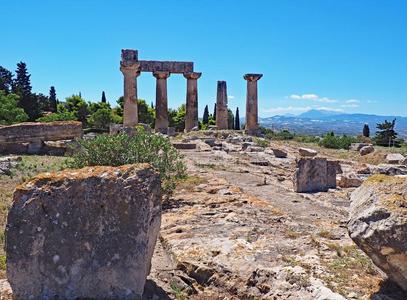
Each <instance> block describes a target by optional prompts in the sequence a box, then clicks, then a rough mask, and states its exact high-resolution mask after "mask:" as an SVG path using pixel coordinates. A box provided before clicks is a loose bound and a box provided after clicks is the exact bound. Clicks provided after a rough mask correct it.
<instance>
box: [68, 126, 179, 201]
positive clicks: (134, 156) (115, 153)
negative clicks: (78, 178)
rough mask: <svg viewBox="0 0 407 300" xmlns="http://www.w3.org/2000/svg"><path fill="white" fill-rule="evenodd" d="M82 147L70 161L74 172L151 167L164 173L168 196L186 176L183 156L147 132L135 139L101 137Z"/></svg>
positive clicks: (165, 189) (163, 185) (162, 138)
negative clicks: (145, 165) (94, 167)
mask: <svg viewBox="0 0 407 300" xmlns="http://www.w3.org/2000/svg"><path fill="white" fill-rule="evenodd" d="M78 143H79V145H80V150H79V151H74V154H73V156H72V158H71V159H70V160H69V161H68V165H69V166H70V167H73V168H82V167H85V166H120V165H126V164H133V163H149V164H151V165H152V166H153V167H154V168H155V169H156V170H157V171H159V172H160V177H161V180H162V188H163V190H164V193H165V194H167V195H169V194H171V193H172V191H173V190H174V188H175V185H176V183H177V181H178V180H180V179H182V178H185V176H186V167H185V164H184V162H183V160H182V156H181V155H180V154H179V152H178V151H177V150H176V149H175V148H174V147H173V146H172V145H171V143H170V141H169V140H168V139H167V138H165V137H162V136H159V135H155V134H149V133H146V132H145V131H144V130H139V131H138V132H137V134H135V135H134V136H132V137H129V136H128V135H126V134H119V135H113V136H111V135H99V136H97V137H96V138H94V139H92V140H79V141H78Z"/></svg>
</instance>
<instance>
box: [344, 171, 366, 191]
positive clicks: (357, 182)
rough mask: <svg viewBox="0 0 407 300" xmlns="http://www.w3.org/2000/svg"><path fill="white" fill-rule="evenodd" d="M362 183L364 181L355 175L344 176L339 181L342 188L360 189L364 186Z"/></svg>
mask: <svg viewBox="0 0 407 300" xmlns="http://www.w3.org/2000/svg"><path fill="white" fill-rule="evenodd" d="M362 183H363V180H362V179H361V178H359V177H358V176H357V175H356V174H354V173H349V174H342V176H341V178H340V180H339V181H338V185H339V186H340V187H341V188H351V187H359V186H361V185H362Z"/></svg>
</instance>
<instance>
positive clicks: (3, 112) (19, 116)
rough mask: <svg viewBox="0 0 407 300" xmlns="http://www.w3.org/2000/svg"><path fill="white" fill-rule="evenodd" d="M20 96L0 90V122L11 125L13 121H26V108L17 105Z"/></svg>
mask: <svg viewBox="0 0 407 300" xmlns="http://www.w3.org/2000/svg"><path fill="white" fill-rule="evenodd" d="M17 104H18V96H17V95H15V94H8V95H6V93H5V92H4V91H1V90H0V124H1V125H11V124H13V123H18V122H24V121H27V120H28V116H27V114H26V113H25V112H24V109H22V108H20V107H18V106H17Z"/></svg>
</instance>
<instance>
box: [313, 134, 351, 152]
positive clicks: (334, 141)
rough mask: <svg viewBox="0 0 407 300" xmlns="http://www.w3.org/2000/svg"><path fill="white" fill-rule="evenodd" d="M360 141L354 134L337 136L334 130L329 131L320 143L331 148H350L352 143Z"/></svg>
mask: <svg viewBox="0 0 407 300" xmlns="http://www.w3.org/2000/svg"><path fill="white" fill-rule="evenodd" d="M356 142H358V139H357V138H355V137H352V136H347V135H342V136H336V135H335V134H334V133H333V132H329V133H327V134H326V135H325V136H324V137H323V139H322V140H321V141H320V142H319V145H320V146H322V147H325V148H330V149H349V147H350V144H352V143H356Z"/></svg>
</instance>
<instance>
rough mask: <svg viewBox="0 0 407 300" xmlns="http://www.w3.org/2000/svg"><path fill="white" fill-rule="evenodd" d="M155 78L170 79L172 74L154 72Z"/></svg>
mask: <svg viewBox="0 0 407 300" xmlns="http://www.w3.org/2000/svg"><path fill="white" fill-rule="evenodd" d="M153 76H154V77H155V78H157V79H167V78H168V77H170V72H166V71H155V72H153Z"/></svg>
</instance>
